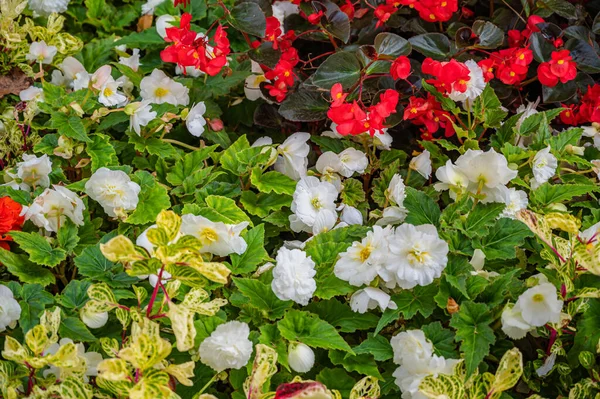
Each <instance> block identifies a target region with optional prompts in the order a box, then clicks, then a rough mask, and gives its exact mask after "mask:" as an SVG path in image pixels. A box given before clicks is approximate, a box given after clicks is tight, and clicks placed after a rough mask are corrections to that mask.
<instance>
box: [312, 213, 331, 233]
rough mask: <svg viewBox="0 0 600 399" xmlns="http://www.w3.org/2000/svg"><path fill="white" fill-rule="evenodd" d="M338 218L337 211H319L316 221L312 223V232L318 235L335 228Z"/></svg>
mask: <svg viewBox="0 0 600 399" xmlns="http://www.w3.org/2000/svg"><path fill="white" fill-rule="evenodd" d="M336 220H337V214H336V213H335V212H319V213H318V214H317V217H316V218H315V223H314V224H313V225H312V234H313V235H317V234H321V233H326V232H328V231H329V230H331V229H333V228H334V227H333V226H335V222H336Z"/></svg>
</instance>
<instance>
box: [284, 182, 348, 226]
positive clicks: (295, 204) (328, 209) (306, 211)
mask: <svg viewBox="0 0 600 399" xmlns="http://www.w3.org/2000/svg"><path fill="white" fill-rule="evenodd" d="M337 196H338V192H337V190H336V188H335V186H334V185H333V184H331V183H327V182H321V181H319V179H318V178H316V177H314V176H306V177H303V178H302V179H300V181H299V182H298V184H297V185H296V191H294V195H293V200H292V205H291V210H292V212H293V213H294V214H293V215H290V227H291V228H292V230H293V231H295V232H300V231H309V232H310V231H312V227H313V226H314V225H315V223H316V221H317V217H319V215H320V214H321V213H325V214H329V215H326V217H323V216H322V215H321V216H320V217H321V218H322V219H327V220H331V219H332V217H333V218H334V219H337V213H336V210H335V209H336V207H335V200H336V199H337Z"/></svg>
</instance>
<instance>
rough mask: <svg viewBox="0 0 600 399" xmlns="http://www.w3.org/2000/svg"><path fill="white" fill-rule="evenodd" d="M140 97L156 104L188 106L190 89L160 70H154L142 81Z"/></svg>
mask: <svg viewBox="0 0 600 399" xmlns="http://www.w3.org/2000/svg"><path fill="white" fill-rule="evenodd" d="M140 95H141V96H142V100H146V101H148V102H151V103H154V104H163V103H169V104H173V105H188V103H189V102H190V96H189V89H188V88H187V87H185V86H184V85H182V84H181V83H179V82H176V81H174V80H173V79H171V78H170V77H168V76H167V75H166V74H165V73H164V72H163V71H161V70H160V69H154V70H153V71H152V73H151V74H150V75H149V76H146V77H144V78H143V79H142V81H141V82H140Z"/></svg>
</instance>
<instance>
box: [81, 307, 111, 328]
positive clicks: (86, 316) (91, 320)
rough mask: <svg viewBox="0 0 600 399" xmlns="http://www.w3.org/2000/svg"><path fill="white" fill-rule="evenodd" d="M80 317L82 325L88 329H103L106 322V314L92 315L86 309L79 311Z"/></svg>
mask: <svg viewBox="0 0 600 399" xmlns="http://www.w3.org/2000/svg"><path fill="white" fill-rule="evenodd" d="M80 316H81V321H82V322H83V324H85V325H86V326H88V327H89V328H100V327H104V326H105V325H106V322H107V321H108V312H99V313H92V312H89V311H87V310H86V308H83V309H81V312H80Z"/></svg>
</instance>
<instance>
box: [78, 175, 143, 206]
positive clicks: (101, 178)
mask: <svg viewBox="0 0 600 399" xmlns="http://www.w3.org/2000/svg"><path fill="white" fill-rule="evenodd" d="M140 191H141V187H140V185H139V184H137V183H136V182H133V181H131V178H130V177H129V176H128V175H127V173H125V172H123V171H121V170H110V169H108V168H100V169H98V170H96V171H95V172H94V173H93V174H92V176H91V177H90V179H89V180H88V181H87V182H86V183H85V192H86V193H87V195H89V196H90V198H91V199H93V200H94V201H96V202H98V203H99V204H100V205H101V206H102V208H103V209H104V212H106V214H107V215H108V216H110V217H118V216H122V215H123V213H124V211H131V210H134V209H135V208H136V207H137V205H138V201H139V194H140Z"/></svg>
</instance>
